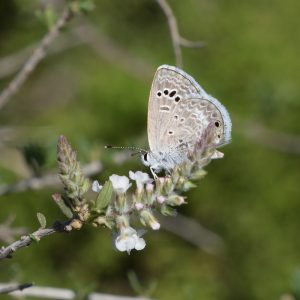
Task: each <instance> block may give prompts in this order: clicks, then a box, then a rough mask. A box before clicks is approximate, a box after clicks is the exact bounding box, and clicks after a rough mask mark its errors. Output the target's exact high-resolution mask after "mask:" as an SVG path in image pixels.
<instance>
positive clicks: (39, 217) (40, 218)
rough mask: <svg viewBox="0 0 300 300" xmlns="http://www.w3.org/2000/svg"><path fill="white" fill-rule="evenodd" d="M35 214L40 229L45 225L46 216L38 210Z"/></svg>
mask: <svg viewBox="0 0 300 300" xmlns="http://www.w3.org/2000/svg"><path fill="white" fill-rule="evenodd" d="M36 216H37V218H38V220H39V223H40V225H41V228H42V229H44V228H46V225H47V221H46V217H45V216H44V215H43V214H42V213H39V212H38V213H37V214H36Z"/></svg>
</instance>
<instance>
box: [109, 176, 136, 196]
mask: <svg viewBox="0 0 300 300" xmlns="http://www.w3.org/2000/svg"><path fill="white" fill-rule="evenodd" d="M109 180H110V181H111V183H112V185H113V189H114V190H115V192H116V193H117V194H125V193H126V191H127V190H128V189H129V188H130V187H131V183H129V178H128V177H126V176H119V175H115V174H113V175H111V176H109Z"/></svg>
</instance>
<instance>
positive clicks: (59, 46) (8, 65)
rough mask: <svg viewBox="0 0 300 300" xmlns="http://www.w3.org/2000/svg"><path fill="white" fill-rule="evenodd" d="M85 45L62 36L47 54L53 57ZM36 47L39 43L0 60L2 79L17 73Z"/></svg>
mask: <svg viewBox="0 0 300 300" xmlns="http://www.w3.org/2000/svg"><path fill="white" fill-rule="evenodd" d="M83 43H84V41H81V40H78V39H74V37H73V36H70V35H66V34H62V35H60V36H59V37H58V38H57V39H56V42H55V43H54V44H53V46H52V47H51V48H49V49H48V51H47V54H48V55H50V54H52V55H53V54H57V53H61V52H63V51H65V50H69V49H72V48H73V47H77V46H80V45H82V44H83ZM36 47H37V43H34V44H32V45H29V46H26V47H25V48H23V49H21V50H19V51H17V52H15V53H12V54H10V55H8V56H5V57H2V58H0V79H3V78H5V77H7V76H10V75H12V74H13V73H15V72H16V71H17V70H18V69H19V68H20V67H21V66H22V65H23V63H24V61H25V60H26V58H27V57H28V56H29V55H30V54H31V53H32V51H33V50H34V49H35V48H36Z"/></svg>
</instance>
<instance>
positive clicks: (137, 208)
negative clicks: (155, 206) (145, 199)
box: [134, 202, 144, 210]
mask: <svg viewBox="0 0 300 300" xmlns="http://www.w3.org/2000/svg"><path fill="white" fill-rule="evenodd" d="M134 206H135V208H136V210H142V209H143V208H144V204H143V203H141V202H137V203H135V204H134Z"/></svg>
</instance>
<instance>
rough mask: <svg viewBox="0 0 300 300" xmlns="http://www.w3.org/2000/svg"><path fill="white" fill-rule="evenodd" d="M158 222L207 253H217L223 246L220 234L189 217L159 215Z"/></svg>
mask: <svg viewBox="0 0 300 300" xmlns="http://www.w3.org/2000/svg"><path fill="white" fill-rule="evenodd" d="M159 222H160V223H161V225H162V227H163V229H165V230H167V231H169V232H172V233H174V234H175V235H177V236H179V237H181V238H182V239H183V240H186V241H188V242H189V243H191V244H192V245H194V246H196V247H198V248H199V249H201V250H203V251H205V252H207V253H209V254H218V253H220V251H222V250H223V248H224V242H223V240H222V238H221V237H220V236H218V235H217V234H216V233H214V232H212V231H210V230H208V229H207V228H205V227H204V226H202V225H201V224H200V223H199V222H197V221H195V220H193V219H191V218H188V217H185V216H183V215H181V214H177V216H176V217H175V218H168V217H162V216H161V217H159Z"/></svg>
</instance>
